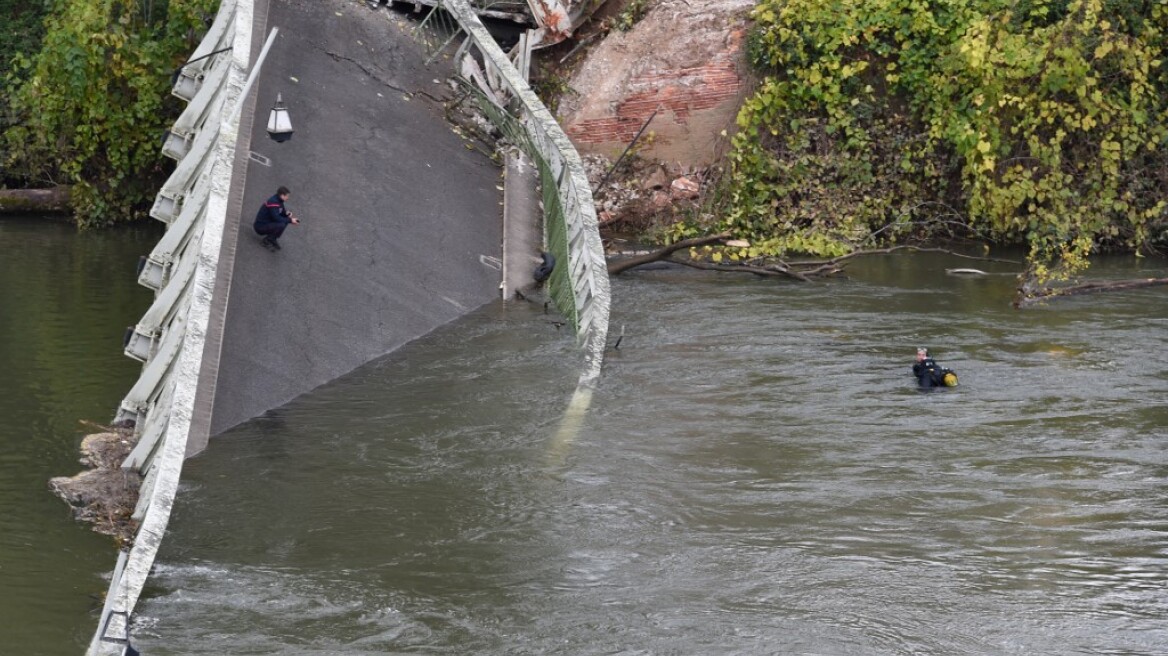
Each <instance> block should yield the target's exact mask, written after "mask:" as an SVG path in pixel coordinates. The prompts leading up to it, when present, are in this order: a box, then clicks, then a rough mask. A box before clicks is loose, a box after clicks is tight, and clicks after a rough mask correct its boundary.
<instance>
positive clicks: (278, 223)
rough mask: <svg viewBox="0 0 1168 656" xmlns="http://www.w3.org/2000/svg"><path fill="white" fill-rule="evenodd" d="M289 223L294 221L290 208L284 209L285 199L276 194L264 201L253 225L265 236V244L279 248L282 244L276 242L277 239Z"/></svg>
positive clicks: (258, 232)
mask: <svg viewBox="0 0 1168 656" xmlns="http://www.w3.org/2000/svg"><path fill="white" fill-rule="evenodd" d="M289 223H292V217H291V215H289V214H288V210H286V209H284V199H283V198H280V194H276V195H275V196H272V197H271V198H269V199H267V200H266V201H264V204H263V205H262V206H261V207H260V211H259V212H256V218H255V224H254V226H253V227H254V228H255V231H256V234H257V235H263V236H264V243H265V244H270V245H272V246H274V247H276V248H279V247H280V244H278V243H276V240H277V239H279V238H280V235H282V234H284V229H285V228H287V227H288V224H289Z"/></svg>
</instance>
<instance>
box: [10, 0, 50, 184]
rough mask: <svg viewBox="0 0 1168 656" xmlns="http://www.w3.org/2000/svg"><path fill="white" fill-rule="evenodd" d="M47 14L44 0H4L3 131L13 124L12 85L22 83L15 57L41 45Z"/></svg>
mask: <svg viewBox="0 0 1168 656" xmlns="http://www.w3.org/2000/svg"><path fill="white" fill-rule="evenodd" d="M44 15H45V6H44V3H41V2H27V1H25V0H0V133H2V132H3V131H4V130H6V129H7V128H8V126H9V125H11V120H12V119H11V118H10V115H11V110H10V108H9V98H10V97H11V96H12V91H11V90H10V89H11V88H15V87H17V86H19V84H20V79H19V78H18V76H16V75H11V76H10V73H12V60H13V58H14V57H15V56H16V55H17V54H28V53H31V52H36V51H37V50H39V49H40V43H41V37H42V36H43V35H44V25H43V21H44ZM6 159H7V158H6V157H5V156H4V149H3V144H2V143H0V163H2V162H4V161H5V160H6ZM0 170H2V169H0ZM2 182H3V180H0V183H2Z"/></svg>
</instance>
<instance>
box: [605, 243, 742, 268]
mask: <svg viewBox="0 0 1168 656" xmlns="http://www.w3.org/2000/svg"><path fill="white" fill-rule="evenodd" d="M729 238H730V233H728V232H723V233H721V234H717V235H706V236H705V237H694V238H693V239H685V240H682V241H679V242H677V243H675V244H670V245H668V246H666V247H665V248H662V249H659V250H655V251H653V252H652V253H649V254H647V255H638V256H637V257H630V258H628V259H624V260H617V261H613V262H609V263H608V275H610V276H615V275H617V274H618V273H623V272H625V271H628V270H629V269H632V268H635V267H639V266H641V265H642V264H649V263H650V262H657V261H659V260H664V259H666V258H668V257H669V256H670V255H672V254H673V253H675V252H676V251H680V250H682V249H685V248H693V247H695V246H705V245H706V244H714V243H718V242H723V241H726V240H727V239H729Z"/></svg>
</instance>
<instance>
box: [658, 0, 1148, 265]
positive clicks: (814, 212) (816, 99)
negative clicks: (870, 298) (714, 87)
mask: <svg viewBox="0 0 1168 656" xmlns="http://www.w3.org/2000/svg"><path fill="white" fill-rule="evenodd" d="M754 20H755V23H756V27H755V31H754V32H753V33H752V34H751V35H750V37H749V38H748V42H747V44H748V45H747V53H748V56H749V57H750V60H751V62H752V64H753V65H755V66H756V67H758V68H760V69H761V70H762V71H763V72H764V73H765V77H764V79H763V80H762V82H761V84H760V85H759V87H758V90H757V92H756V93H755V94H754V95H753V96H752V97H750V98H749V99H748V100H747V102H746V103H745V105H744V107H743V108H742V110H741V112H740V114H739V117H738V123H739V127H740V128H741V129H740V131H739V132H738V134H737V135H736V136H735V138H734V140H733V144H732V150H731V153H730V155H729V158H730V166H731V175H730V188H731V191H730V194H729V198H730V200H729V204H728V205H729V206H728V210H727V211H726V213H725V215H724V216H723V217H722V218H721V219H720V220H719V222H718V224H717V225H711V226H706V228H708V229H713V230H718V231H721V230H730V231H731V232H732V233H734V234H735V235H736V236H740V237H743V238H747V239H749V240H750V241H751V243H752V244H754V246H753V247H752V248H754V249H755V250H756V251H757V252H758V253H760V254H767V255H781V254H783V253H785V252H793V251H794V252H807V253H812V254H816V255H823V256H827V255H835V254H839V253H841V252H847V251H849V250H853V249H855V248H857V247H859V246H862V245H867V244H871V243H872V242H873V240H874V239H876V238H877V236H878V238H879V239H880V240H895V239H897V238H898V237H901V238H902V237H904V236H905V235H906V234H909V233H910V232H912V231H913V230H915V229H917V228H918V227H919V225H920V224H921V222H925V221H928V220H929V219H930V218H931V217H932V216H933V215H932V214H930V213H928V212H926V211H925V210H926V208H930V207H938V206H943V207H946V208H958V210H959V212H960V213H961V215H962V216H963V218H964V220H965V221H966V222H967V224H968V225H969V226H970V227H971V228H973V229H975V230H978V231H981V232H983V233H985V234H988V235H991V236H992V237H995V238H997V239H1001V240H1008V241H1013V242H1022V243H1026V244H1028V245H1029V247H1030V255H1031V264H1032V272H1033V273H1035V274H1037V276H1038V278H1039V279H1042V280H1046V279H1051V278H1057V277H1062V276H1065V275H1069V274H1070V273H1073V272H1075V271H1077V270H1081V269H1082V268H1083V267H1085V266H1086V257H1087V255H1088V254H1089V253H1091V252H1092V250H1093V249H1095V248H1097V247H1099V246H1100V245H1107V246H1115V247H1122V248H1131V249H1141V248H1145V247H1147V246H1148V244H1149V240H1150V239H1151V238H1153V237H1155V236H1158V235H1160V234H1162V233H1163V230H1164V225H1165V224H1168V65H1166V64H1165V63H1164V61H1163V60H1164V58H1165V55H1166V54H1168V53H1166V51H1168V36H1166V34H1165V31H1166V29H1168V5H1166V4H1165V3H1163V2H1155V1H1152V2H1144V1H1141V0H1107V1H1105V0H1072V1H1067V0H1014V1H1012V2H1007V1H1006V0H935V1H932V2H930V1H929V0H863V1H861V0H762V2H760V4H759V5H758V6H757V7H756V8H755V10H754ZM687 229H693V226H689V227H683V228H679V229H678V231H679V233H680V231H683V230H687Z"/></svg>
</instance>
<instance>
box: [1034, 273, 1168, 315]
mask: <svg viewBox="0 0 1168 656" xmlns="http://www.w3.org/2000/svg"><path fill="white" fill-rule="evenodd" d="M1160 285H1168V278H1137V279H1134V280H1107V281H1102V282H1087V283H1083V284H1081V285H1071V286H1069V287H1059V288H1054V289H1043V290H1041V291H1036V292H1030V293H1026V292H1020V293H1019V296H1018V297H1017V299H1016V300H1015V301H1014V307H1016V308H1023V307H1026V306H1028V305H1034V304H1036V303H1042V302H1045V301H1050V300H1054V299H1057V298H1065V297H1069V296H1082V295H1083V294H1099V293H1101V292H1121V291H1127V290H1129V289H1141V288H1144V287H1158V286H1160Z"/></svg>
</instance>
